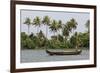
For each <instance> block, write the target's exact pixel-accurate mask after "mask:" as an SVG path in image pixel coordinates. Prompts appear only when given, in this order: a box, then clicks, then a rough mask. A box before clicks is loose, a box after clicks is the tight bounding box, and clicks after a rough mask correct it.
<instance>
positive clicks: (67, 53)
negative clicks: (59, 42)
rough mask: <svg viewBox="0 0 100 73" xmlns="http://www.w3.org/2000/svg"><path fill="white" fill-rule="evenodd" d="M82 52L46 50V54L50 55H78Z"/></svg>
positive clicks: (78, 50) (79, 50)
mask: <svg viewBox="0 0 100 73" xmlns="http://www.w3.org/2000/svg"><path fill="white" fill-rule="evenodd" d="M81 52H82V50H81V49H77V50H76V49H75V50H63V51H61V50H60V51H53V50H48V49H47V50H46V53H48V54H49V55H78V54H80V53H81Z"/></svg>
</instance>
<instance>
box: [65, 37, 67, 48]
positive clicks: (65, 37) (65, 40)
mask: <svg viewBox="0 0 100 73" xmlns="http://www.w3.org/2000/svg"><path fill="white" fill-rule="evenodd" d="M66 40H67V37H66V36H65V47H66Z"/></svg>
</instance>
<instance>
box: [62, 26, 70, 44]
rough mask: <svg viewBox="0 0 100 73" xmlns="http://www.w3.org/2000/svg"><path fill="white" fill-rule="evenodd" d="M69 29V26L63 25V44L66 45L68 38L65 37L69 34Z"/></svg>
mask: <svg viewBox="0 0 100 73" xmlns="http://www.w3.org/2000/svg"><path fill="white" fill-rule="evenodd" d="M69 30H70V28H69V26H68V25H64V26H63V29H62V34H63V36H65V46H66V41H67V39H68V38H67V37H68V36H69Z"/></svg>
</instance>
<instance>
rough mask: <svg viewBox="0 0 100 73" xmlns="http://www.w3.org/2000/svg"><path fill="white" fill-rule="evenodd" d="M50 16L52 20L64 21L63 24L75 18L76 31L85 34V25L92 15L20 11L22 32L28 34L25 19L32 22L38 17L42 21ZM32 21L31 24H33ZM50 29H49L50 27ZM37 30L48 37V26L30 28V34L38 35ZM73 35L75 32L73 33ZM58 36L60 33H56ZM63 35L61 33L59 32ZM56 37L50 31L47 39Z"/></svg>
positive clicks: (84, 13)
mask: <svg viewBox="0 0 100 73" xmlns="http://www.w3.org/2000/svg"><path fill="white" fill-rule="evenodd" d="M46 15H48V16H49V17H50V19H51V20H53V19H55V20H62V22H63V23H64V24H65V23H66V22H67V21H69V20H70V19H72V18H74V19H75V20H76V22H77V23H78V25H77V28H76V30H75V31H77V32H85V31H86V27H85V23H86V21H87V20H89V19H90V14H89V13H87V12H67V11H66V12H64V11H63V12H62V11H45V10H42V11H40V10H21V11H20V17H21V32H26V33H28V26H27V25H26V24H23V23H24V22H25V19H26V18H27V17H29V18H30V19H31V20H32V21H33V19H34V18H35V17H36V16H39V17H40V18H41V19H43V17H44V16H46ZM32 21H31V22H32ZM48 28H49V27H48ZM37 29H38V31H39V30H42V31H43V33H44V34H45V35H46V26H44V25H43V24H42V25H41V26H40V28H37V27H36V26H32V25H31V26H30V29H29V31H30V33H29V34H31V33H34V34H36V33H37ZM72 33H73V32H72ZM56 34H58V33H56ZM59 34H61V31H60V32H59ZM52 35H54V32H52V31H50V29H49V30H48V33H47V37H48V38H50V36H52Z"/></svg>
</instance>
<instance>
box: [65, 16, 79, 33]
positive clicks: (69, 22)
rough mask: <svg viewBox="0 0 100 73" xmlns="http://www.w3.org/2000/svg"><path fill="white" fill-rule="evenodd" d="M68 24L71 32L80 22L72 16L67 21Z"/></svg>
mask: <svg viewBox="0 0 100 73" xmlns="http://www.w3.org/2000/svg"><path fill="white" fill-rule="evenodd" d="M67 25H68V28H69V31H70V32H71V31H72V30H74V29H76V27H77V25H78V24H77V22H76V21H75V19H74V18H72V19H71V20H70V21H68V22H67Z"/></svg>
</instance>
